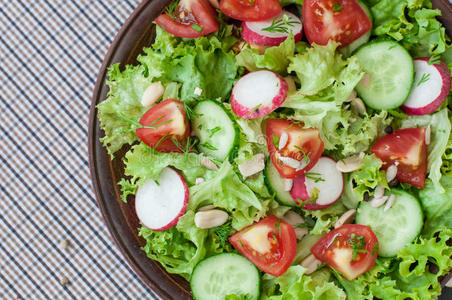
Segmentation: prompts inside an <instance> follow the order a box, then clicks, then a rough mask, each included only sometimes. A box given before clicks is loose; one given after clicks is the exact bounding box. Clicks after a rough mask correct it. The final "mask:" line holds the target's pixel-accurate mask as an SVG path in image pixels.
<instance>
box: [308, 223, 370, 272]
mask: <svg viewBox="0 0 452 300" xmlns="http://www.w3.org/2000/svg"><path fill="white" fill-rule="evenodd" d="M377 242H378V239H377V236H376V235H375V233H374V232H373V231H372V230H371V229H370V228H369V226H365V225H357V224H347V225H343V226H341V227H339V228H337V229H334V230H332V231H330V232H328V233H327V234H326V235H324V236H323V237H322V238H321V239H320V240H319V241H318V242H317V243H316V244H315V245H314V246H313V247H312V248H311V253H312V254H313V255H314V256H315V257H316V258H317V259H318V260H320V261H322V262H325V263H326V264H327V265H328V267H330V268H334V269H335V270H337V271H338V272H340V273H341V274H342V275H343V276H344V277H345V278H346V279H348V280H352V279H355V278H356V277H358V276H359V275H361V274H363V273H365V272H367V271H369V270H370V269H372V267H373V266H374V265H375V259H376V258H377V250H378V247H377ZM353 249H355V251H353ZM353 253H354V254H353Z"/></svg>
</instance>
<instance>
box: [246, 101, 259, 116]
mask: <svg viewBox="0 0 452 300" xmlns="http://www.w3.org/2000/svg"><path fill="white" fill-rule="evenodd" d="M261 106H262V103H261V104H258V105H256V106H255V107H254V108H253V109H252V110H250V112H249V113H247V114H246V115H247V116H249V115H252V114H253V113H254V112H255V111H257V110H258V109H259V107H261Z"/></svg>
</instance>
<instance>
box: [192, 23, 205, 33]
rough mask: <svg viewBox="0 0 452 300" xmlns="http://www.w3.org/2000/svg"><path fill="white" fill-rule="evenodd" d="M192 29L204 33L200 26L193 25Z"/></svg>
mask: <svg viewBox="0 0 452 300" xmlns="http://www.w3.org/2000/svg"><path fill="white" fill-rule="evenodd" d="M191 28H193V29H194V30H196V31H197V32H202V27H201V26H199V25H198V24H193V25H191Z"/></svg>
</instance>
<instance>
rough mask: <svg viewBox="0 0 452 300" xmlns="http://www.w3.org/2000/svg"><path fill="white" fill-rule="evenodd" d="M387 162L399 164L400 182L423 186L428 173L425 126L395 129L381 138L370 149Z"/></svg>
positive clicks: (386, 164)
mask: <svg viewBox="0 0 452 300" xmlns="http://www.w3.org/2000/svg"><path fill="white" fill-rule="evenodd" d="M370 152H372V153H374V154H375V156H376V157H378V158H379V159H381V160H382V161H383V162H385V164H384V165H383V167H382V169H384V170H386V169H387V168H388V167H389V166H390V165H393V164H395V165H397V179H398V180H399V181H400V182H404V183H408V184H411V185H413V186H415V187H417V188H423V187H424V184H425V177H426V175H427V145H426V144H425V128H407V129H400V130H397V131H394V132H393V133H391V134H388V135H385V136H384V137H382V138H381V139H379V140H378V141H377V142H376V143H375V144H374V145H373V146H372V148H371V149H370Z"/></svg>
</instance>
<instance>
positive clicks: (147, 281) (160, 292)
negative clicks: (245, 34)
mask: <svg viewBox="0 0 452 300" xmlns="http://www.w3.org/2000/svg"><path fill="white" fill-rule="evenodd" d="M171 1H172V0H142V1H141V2H140V4H139V5H138V6H137V7H135V8H134V10H133V12H132V13H131V14H130V16H129V17H128V18H127V19H126V21H125V22H124V23H123V24H122V25H121V27H120V30H119V31H118V32H117V34H116V36H115V38H114V39H113V41H112V42H111V44H110V45H109V47H108V51H107V53H106V54H105V56H104V58H103V60H102V63H101V66H100V68H99V71H98V73H97V74H98V75H97V78H96V82H95V85H94V89H93V94H92V97H91V104H90V110H89V120H88V141H87V144H88V158H89V159H88V161H89V169H90V175H91V176H90V177H91V186H92V189H93V191H94V194H95V198H96V202H97V205H98V207H99V210H100V212H101V215H102V219H103V221H104V223H105V224H106V225H107V226H106V227H107V230H108V232H109V234H110V236H111V239H112V240H113V242H114V244H115V245H116V247H117V248H118V249H119V251H120V253H121V255H122V257H123V258H124V260H125V262H126V263H127V265H128V266H129V267H130V268H131V269H132V271H133V272H135V274H136V275H137V276H138V278H139V279H140V280H141V281H142V283H144V285H146V286H147V287H148V288H150V290H151V291H152V292H153V293H154V294H156V295H157V296H159V297H162V298H164V299H170V298H172V297H171V295H174V294H173V293H171V290H169V289H168V287H166V288H165V287H161V286H160V285H158V284H156V282H154V281H153V280H152V279H151V278H149V276H147V274H146V272H145V271H144V270H143V268H142V266H141V265H140V264H139V262H138V260H137V259H136V258H135V257H134V255H133V254H132V253H130V251H129V250H128V249H127V246H126V245H125V241H124V240H123V239H122V238H120V233H119V232H118V230H117V228H116V226H117V225H116V224H115V222H114V220H113V219H112V216H111V215H110V214H109V213H108V212H107V208H106V206H105V204H104V203H103V201H101V199H104V196H103V192H102V189H101V187H100V181H101V180H100V177H99V175H98V174H97V170H98V169H97V165H98V163H97V159H96V150H95V149H96V147H99V145H100V141H99V140H98V139H97V138H96V133H95V131H96V129H98V126H99V121H98V114H97V109H96V106H97V105H98V104H99V103H100V101H102V100H103V99H101V94H102V91H103V89H104V88H105V82H106V78H107V73H108V67H109V66H110V65H112V64H113V63H114V61H113V60H114V56H115V54H116V52H117V49H118V46H119V45H120V44H121V42H122V41H123V40H124V38H125V37H126V35H127V33H128V32H129V31H131V30H133V28H132V27H133V26H134V25H135V22H136V20H137V19H138V18H139V17H140V15H141V14H142V13H143V12H144V8H145V7H147V6H148V5H150V6H151V9H154V10H158V11H162V10H163V9H164V7H165V6H166V5H167V4H168V3H170V2H171ZM431 1H432V3H434V4H435V5H436V8H440V9H441V10H442V12H443V16H442V18H440V20H441V22H442V23H443V24H444V25H445V26H446V27H447V29H449V30H447V29H446V31H448V33H449V35H450V36H452V3H451V2H449V1H448V0H431ZM444 13H446V14H447V16H444ZM152 23H153V22H150V23H149V25H148V26H153V25H152ZM141 38H143V35H142V36H141V37H140V39H141ZM140 39H138V40H140ZM135 44H138V43H135ZM135 48H136V46H135V45H134V49H135ZM130 53H134V51H131V52H130ZM100 146H101V147H103V145H100ZM107 156H108V154H107ZM109 159H110V158H109ZM110 170H112V165H111V160H110ZM139 251H141V250H139ZM147 259H149V260H150V261H153V260H152V259H150V258H147ZM154 263H155V262H154ZM160 269H162V270H164V269H163V268H162V267H160ZM166 277H167V279H170V280H171V281H172V283H173V284H175V285H176V286H178V287H179V289H180V291H182V294H180V296H182V297H183V298H186V299H192V296H191V293H190V292H188V291H187V290H186V289H185V288H183V287H182V286H180V285H179V284H178V283H177V282H176V281H174V280H172V279H171V276H166ZM448 280H452V272H451V273H449V274H448V275H447V276H446V277H445V278H444V279H443V280H442V281H441V287H443V288H444V286H445V284H446V282H447V281H448ZM443 291H444V289H443ZM178 299H179V298H178Z"/></svg>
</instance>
